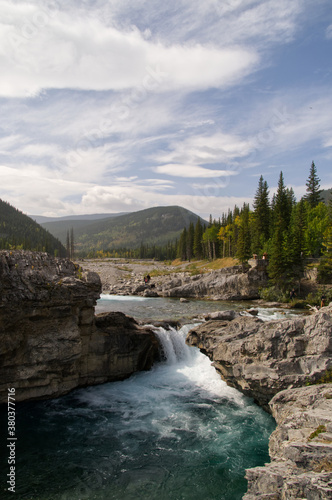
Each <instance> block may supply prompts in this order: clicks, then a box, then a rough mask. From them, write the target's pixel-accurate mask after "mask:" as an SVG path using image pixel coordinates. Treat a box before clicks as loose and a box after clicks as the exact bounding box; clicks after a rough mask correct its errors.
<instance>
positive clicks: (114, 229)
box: [41, 205, 207, 252]
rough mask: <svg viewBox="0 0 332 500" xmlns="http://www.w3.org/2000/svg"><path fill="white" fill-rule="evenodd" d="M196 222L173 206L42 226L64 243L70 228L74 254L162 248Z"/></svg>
mask: <svg viewBox="0 0 332 500" xmlns="http://www.w3.org/2000/svg"><path fill="white" fill-rule="evenodd" d="M198 219H200V217H199V216H198V215H197V214H194V213H193V212H191V211H190V210H187V209H186V208H183V207H179V206H177V205H174V206H166V207H164V206H162V207H151V208H146V209H143V210H138V211H136V212H130V213H127V214H123V215H118V216H111V217H108V218H102V219H99V220H94V221H91V220H90V221H86V220H65V221H57V222H46V223H42V224H41V225H42V227H44V228H46V229H47V230H48V231H49V232H50V233H51V234H53V235H54V236H56V237H57V238H59V240H60V241H62V242H63V243H64V244H65V242H66V238H67V233H68V231H70V230H71V229H73V230H74V238H75V249H76V251H78V252H88V251H90V250H106V249H116V248H124V247H126V248H130V249H133V248H138V247H139V246H140V245H141V244H142V243H143V244H148V245H164V244H167V243H168V242H171V241H173V242H174V241H175V240H176V239H177V238H179V236H180V234H181V232H182V231H183V228H184V227H188V226H189V224H190V223H193V224H195V223H196V222H197V220H198ZM202 222H203V223H205V222H206V221H204V220H202ZM206 223H207V222H206Z"/></svg>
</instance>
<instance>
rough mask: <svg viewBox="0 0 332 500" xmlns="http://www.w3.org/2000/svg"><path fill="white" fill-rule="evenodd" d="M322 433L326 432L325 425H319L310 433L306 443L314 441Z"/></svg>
mask: <svg viewBox="0 0 332 500" xmlns="http://www.w3.org/2000/svg"><path fill="white" fill-rule="evenodd" d="M322 432H326V427H325V425H319V426H318V427H317V429H316V430H315V431H314V432H312V433H311V434H310V436H309V437H308V441H311V440H312V439H315V438H316V437H317V436H319V434H321V433H322Z"/></svg>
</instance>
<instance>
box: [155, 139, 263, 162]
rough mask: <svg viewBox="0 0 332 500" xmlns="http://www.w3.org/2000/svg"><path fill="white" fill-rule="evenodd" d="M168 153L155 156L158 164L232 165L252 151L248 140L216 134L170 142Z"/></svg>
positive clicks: (251, 145)
mask: <svg viewBox="0 0 332 500" xmlns="http://www.w3.org/2000/svg"><path fill="white" fill-rule="evenodd" d="M169 149H170V151H169V152H166V153H161V154H159V155H157V157H156V159H157V160H158V161H159V162H167V163H176V164H178V163H184V164H189V165H190V164H191V165H202V164H219V163H226V164H228V165H229V166H230V165H232V164H233V163H234V161H235V159H237V158H241V157H245V156H246V155H247V154H248V153H250V152H251V150H252V149H253V144H252V142H251V141H250V140H248V138H241V137H240V136H239V135H231V134H227V133H223V132H217V133H214V134H210V135H205V134H204V135H197V134H195V135H191V136H189V137H187V138H184V139H182V140H180V141H172V142H171V144H170V146H169Z"/></svg>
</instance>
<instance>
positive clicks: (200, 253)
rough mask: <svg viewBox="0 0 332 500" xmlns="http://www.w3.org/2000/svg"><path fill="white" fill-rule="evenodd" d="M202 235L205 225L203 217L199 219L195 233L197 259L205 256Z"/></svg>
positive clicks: (195, 255) (195, 254)
mask: <svg viewBox="0 0 332 500" xmlns="http://www.w3.org/2000/svg"><path fill="white" fill-rule="evenodd" d="M202 237H203V226H202V222H201V219H198V220H197V222H196V226H195V233H194V257H196V259H201V258H202V257H203V246H202Z"/></svg>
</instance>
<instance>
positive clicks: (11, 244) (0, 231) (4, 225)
mask: <svg viewBox="0 0 332 500" xmlns="http://www.w3.org/2000/svg"><path fill="white" fill-rule="evenodd" d="M0 249H8V250H11V249H22V250H33V251H41V252H48V253H50V254H51V255H58V256H59V257H65V255H66V249H65V248H64V246H63V245H62V244H61V242H60V241H59V240H58V239H56V238H55V237H54V236H53V235H52V234H51V233H49V232H48V231H47V230H46V229H44V228H43V227H41V226H40V225H39V224H37V222H36V221H34V220H33V219H31V217H28V216H27V215H25V214H23V213H22V212H20V211H19V210H17V209H16V208H14V207H13V206H11V205H10V204H9V203H7V202H5V201H3V200H1V199H0Z"/></svg>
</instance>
